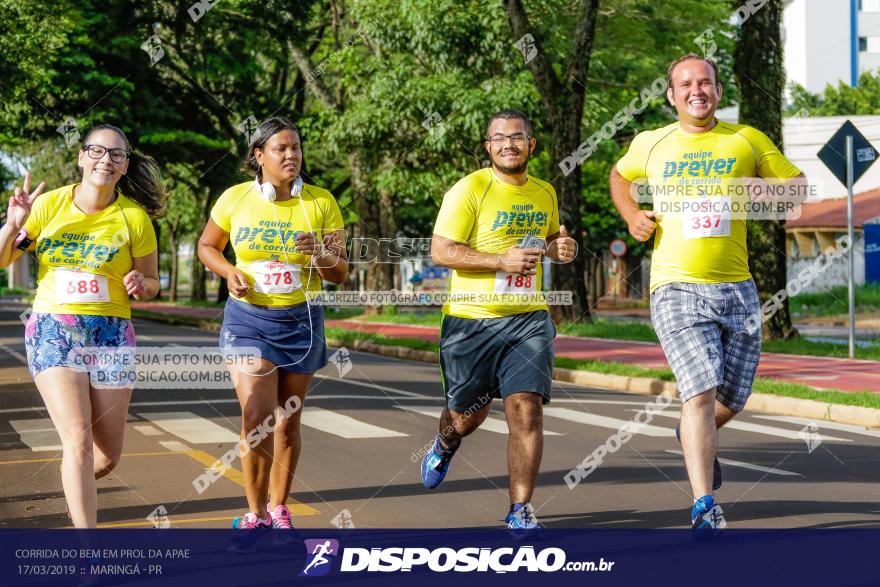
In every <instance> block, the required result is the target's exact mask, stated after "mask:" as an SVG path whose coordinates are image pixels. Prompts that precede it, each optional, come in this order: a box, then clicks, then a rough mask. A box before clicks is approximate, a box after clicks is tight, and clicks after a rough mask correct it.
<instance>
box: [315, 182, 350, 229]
mask: <svg viewBox="0 0 880 587" xmlns="http://www.w3.org/2000/svg"><path fill="white" fill-rule="evenodd" d="M343 228H345V222H343V221H342V211H341V210H339V203H338V202H337V201H336V198H334V197H333V194H331V193H330V192H327V206H326V208H325V210H324V225H323V226H322V227H321V229H322V234H330V233H331V232H336V231H337V230H342V229H343Z"/></svg>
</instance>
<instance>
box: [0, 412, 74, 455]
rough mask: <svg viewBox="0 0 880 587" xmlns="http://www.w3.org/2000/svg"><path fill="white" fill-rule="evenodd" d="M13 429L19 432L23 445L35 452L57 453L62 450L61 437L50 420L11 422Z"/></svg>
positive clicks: (38, 419)
mask: <svg viewBox="0 0 880 587" xmlns="http://www.w3.org/2000/svg"><path fill="white" fill-rule="evenodd" d="M9 423H10V424H11V425H12V428H13V429H14V430H15V431H16V432H18V436H19V438H20V439H21V442H22V444H24V445H25V446H27V447H29V448H30V449H31V450H32V451H34V452H48V451H53V452H57V451H59V450H61V437H59V436H58V432H57V431H56V430H55V426H53V425H52V420H50V419H49V418H35V419H33V420H10V421H9Z"/></svg>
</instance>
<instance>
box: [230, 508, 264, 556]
mask: <svg viewBox="0 0 880 587" xmlns="http://www.w3.org/2000/svg"><path fill="white" fill-rule="evenodd" d="M232 527H233V528H235V529H236V530H238V531H237V532H236V533H235V536H233V538H232V540H230V541H229V546H227V547H226V550H227V552H235V553H238V554H243V553H249V552H254V551H255V550H256V549H257V542H258V541H259V540H260V538H262V537H263V536H265V535H266V533H267V531H268V530H269V528H271V527H272V517H271V516H267V518H266V519H265V520H261V519H259V518H257V514H255V513H253V512H248V513H246V514H245V515H244V517H243V518H235V519H234V520H232Z"/></svg>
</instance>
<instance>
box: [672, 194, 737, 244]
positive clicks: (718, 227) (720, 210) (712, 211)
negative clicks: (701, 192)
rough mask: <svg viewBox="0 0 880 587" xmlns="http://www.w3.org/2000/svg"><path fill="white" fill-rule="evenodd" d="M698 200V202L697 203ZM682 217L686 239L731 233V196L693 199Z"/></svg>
mask: <svg viewBox="0 0 880 587" xmlns="http://www.w3.org/2000/svg"><path fill="white" fill-rule="evenodd" d="M697 202H698V203H697ZM689 203H690V204H691V206H690V207H688V208H686V209H685V211H684V213H683V214H682V218H681V226H682V229H683V231H684V238H685V239H692V238H705V237H712V236H729V235H730V198H729V197H727V196H721V197H714V198H703V199H700V200H698V201H691V202H689Z"/></svg>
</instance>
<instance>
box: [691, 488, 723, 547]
mask: <svg viewBox="0 0 880 587" xmlns="http://www.w3.org/2000/svg"><path fill="white" fill-rule="evenodd" d="M691 528H692V530H693V535H694V540H711V539H712V538H715V537H717V536H718V535H719V534H721V531H722V530H724V529H725V528H727V522H726V521H725V520H724V512H723V511H722V510H721V506H719V505H717V504H716V503H715V498H714V497H712V496H711V495H704V496H703V497H701V498H700V499H698V500H697V501H696V503H694V507H693V509H692V510H691Z"/></svg>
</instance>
